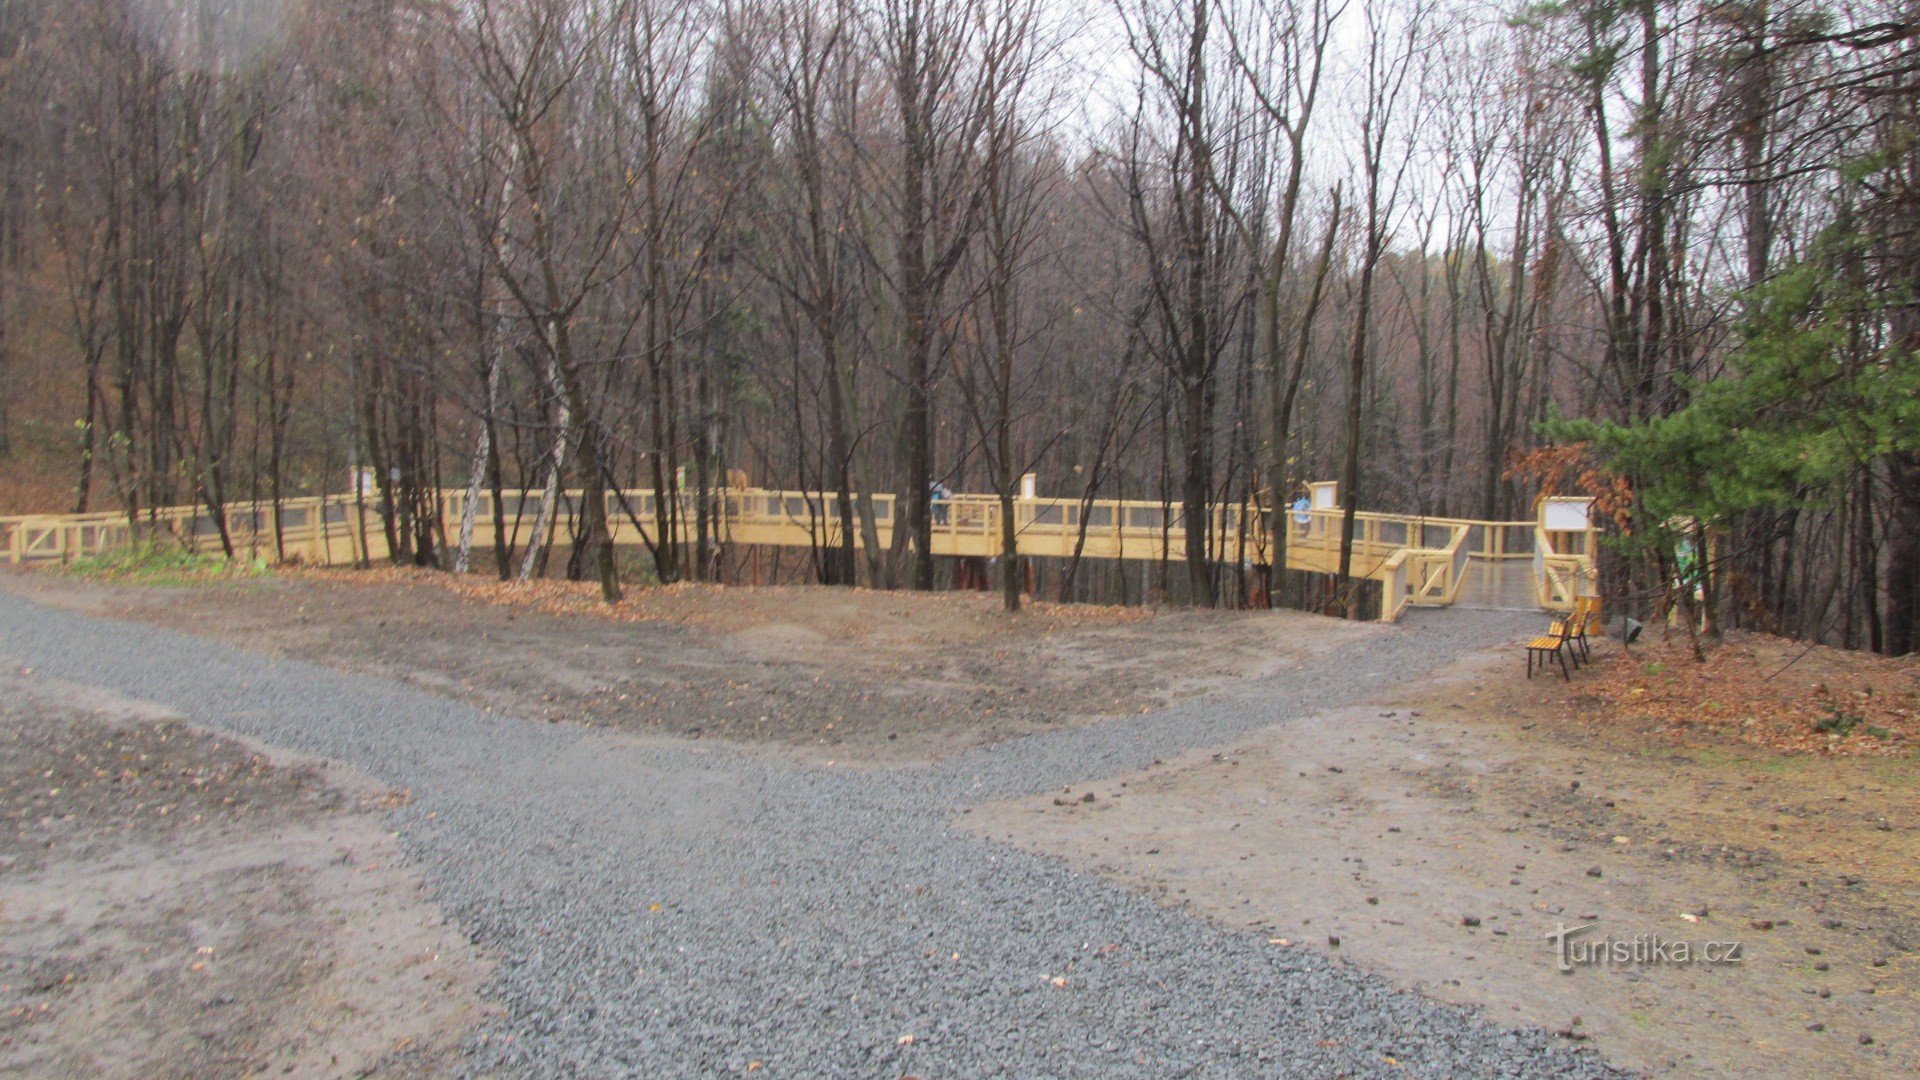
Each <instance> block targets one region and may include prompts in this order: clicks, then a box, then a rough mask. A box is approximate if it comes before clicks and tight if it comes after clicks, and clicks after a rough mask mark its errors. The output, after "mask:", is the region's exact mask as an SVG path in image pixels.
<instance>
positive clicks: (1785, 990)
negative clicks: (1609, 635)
mask: <svg viewBox="0 0 1920 1080" xmlns="http://www.w3.org/2000/svg"><path fill="white" fill-rule="evenodd" d="M1511 660H1512V658H1511V657H1510V656H1506V655H1504V654H1503V655H1500V656H1497V657H1496V658H1494V659H1493V660H1492V661H1491V663H1492V665H1493V666H1491V667H1467V668H1465V669H1463V670H1461V671H1459V672H1457V673H1456V674H1455V675H1454V676H1453V677H1452V678H1450V679H1447V680H1445V681H1443V682H1442V683H1440V684H1438V685H1435V686H1432V687H1429V688H1427V689H1426V690H1424V691H1423V692H1421V693H1419V694H1418V695H1416V696H1406V695H1404V694H1403V695H1400V696H1398V697H1393V698H1384V699H1382V701H1383V704H1379V705H1374V706H1369V707H1365V708H1350V709H1345V710H1340V711H1336V712H1332V713H1329V714H1326V715H1322V716H1317V717H1312V718H1307V719H1301V720H1296V721H1290V722H1288V723H1285V724H1282V725H1279V726H1277V727H1274V728H1272V729H1270V730H1268V731H1265V732H1262V733H1260V734H1259V735H1257V736H1255V737H1253V738H1251V739H1248V740H1246V741H1244V742H1242V743H1239V744H1237V745H1234V746H1231V747H1227V748H1224V749H1220V750H1217V751H1215V750H1208V751H1197V752H1195V753H1192V754H1189V755H1187V756H1185V757H1183V758H1180V759H1178V760H1173V761H1169V762H1167V763H1165V764H1164V765H1162V766H1160V767H1157V768H1153V769H1149V770H1146V771H1143V772H1137V773H1132V774H1129V775H1124V776H1116V777H1113V778H1111V779H1109V780H1107V781H1104V782H1100V783H1097V784H1094V785H1090V786H1086V787H1081V788H1076V789H1074V790H1072V791H1067V792H1062V793H1058V794H1056V795H1053V796H1050V797H1039V798H1032V799H1025V800H1017V801H1014V802H1010V803H1003V804H998V805H996V806H995V807H992V808H983V809H980V810H976V811H975V812H974V813H972V814H971V815H968V817H967V821H968V822H969V823H970V824H971V827H973V828H976V829H978V830H979V831H981V832H982V833H983V834H985V835H990V836H993V837H995V838H998V839H1002V840H1005V841H1008V842H1013V843H1017V844H1020V845H1022V846H1024V847H1027V848H1030V849H1032V850H1035V851H1038V852H1044V853H1047V854H1050V855H1054V856H1057V857H1060V858H1063V859H1066V860H1068V861H1069V862H1071V863H1072V864H1074V865H1076V866H1079V867H1082V868H1084V869H1087V870H1091V871H1094V872H1098V873H1100V874H1103V875H1106V876H1109V877H1111V878H1114V879H1115V880H1119V881H1124V882H1127V883H1128V884H1130V885H1132V886H1134V887H1137V888H1142V889H1145V890H1148V891H1149V892H1151V893H1152V894H1153V895H1155V896H1156V897H1158V898H1159V899H1160V900H1161V901H1162V902H1163V903H1167V904H1170V905H1173V906H1177V907H1181V908H1185V909H1189V910H1193V911H1196V912H1198V913H1201V914H1204V915H1206V916H1208V917H1210V918H1214V919H1218V920H1222V921H1225V922H1228V923H1232V924H1235V925H1241V926H1257V927H1262V928H1265V931H1266V932H1268V933H1270V934H1271V935H1272V936H1273V937H1274V939H1275V940H1276V941H1280V940H1284V941H1286V942H1287V944H1288V945H1289V946H1291V947H1296V948H1311V949H1316V950H1320V951H1323V952H1325V953H1327V954H1329V955H1333V956H1338V957H1342V958H1344V959H1346V960H1348V961H1350V962H1352V963H1355V964H1358V965H1359V966H1361V967H1363V968H1366V969H1367V970H1370V971H1376V972H1380V973H1382V974H1385V975H1387V976H1388V977H1390V978H1392V979H1393V980H1394V981H1396V982H1397V983H1399V984H1400V985H1404V986H1408V987H1412V988H1416V989H1418V990H1420V991H1422V992H1423V993H1427V994H1430V995H1432V996H1435V997H1438V998H1440V999H1442V1000H1448V1001H1455V1002H1460V1003H1463V1004H1471V1005H1477V1006H1480V1007H1482V1008H1485V1009H1486V1010H1487V1011H1488V1014H1489V1016H1491V1017H1494V1018H1499V1019H1504V1020H1506V1021H1509V1022H1524V1023H1528V1024H1534V1025H1539V1026H1542V1027H1545V1028H1547V1029H1548V1030H1553V1031H1561V1032H1566V1033H1568V1036H1569V1037H1574V1038H1581V1039H1591V1040H1593V1042H1594V1043H1595V1044H1596V1045H1598V1046H1599V1047H1600V1048H1601V1049H1602V1050H1603V1051H1604V1052H1605V1053H1606V1054H1607V1056H1608V1057H1609V1058H1610V1059H1612V1060H1616V1061H1619V1062H1622V1063H1624V1064H1628V1065H1632V1066H1634V1067H1637V1068H1642V1069H1647V1070H1650V1071H1655V1072H1665V1071H1672V1072H1677V1073H1680V1074H1686V1075H1702V1074H1704V1075H1725V1076H1751V1075H1773V1076H1813V1075H1821V1076H1862V1077H1865V1076H1883V1075H1888V1074H1890V1073H1896V1072H1908V1073H1911V1072H1915V1071H1920V1000H1916V996H1915V993H1916V988H1920V871H1917V870H1916V866H1917V865H1920V860H1917V859H1916V856H1920V762H1917V761H1915V760H1914V759H1912V758H1898V759H1884V758H1872V759H1863V760H1858V761H1845V760H1842V761H1832V760H1816V761H1809V760H1807V759H1806V758H1804V757H1801V758H1797V759H1796V758H1788V757H1782V756H1777V755H1765V754H1760V753H1757V752H1747V753H1742V752H1738V751H1729V750H1728V749H1725V748H1719V749H1714V748H1695V749H1693V750H1691V751H1690V752H1683V750H1682V749H1681V748H1680V747H1678V746H1674V745H1670V744H1663V743H1655V744H1653V745H1651V746H1650V745H1649V743H1648V742H1647V740H1646V739H1645V738H1643V737H1642V736H1641V733H1639V732H1630V733H1625V734H1622V733H1620V732H1616V731H1612V730H1610V729H1607V728H1605V727H1597V728H1596V727H1589V726H1583V725H1579V724H1565V723H1554V722H1548V721H1543V719H1542V708H1541V698H1540V695H1541V693H1543V692H1548V690H1549V689H1550V688H1548V687H1545V686H1543V685H1542V684H1540V683H1534V684H1528V683H1525V682H1524V681H1522V680H1518V679H1517V678H1516V675H1517V673H1516V672H1514V671H1513V670H1511V668H1512V664H1511V662H1510V661H1511ZM1586 924H1590V927H1589V929H1586V930H1584V931H1581V932H1580V933H1578V934H1576V935H1574V936H1573V937H1572V938H1571V940H1572V941H1574V942H1579V941H1583V940H1585V941H1591V940H1592V939H1594V938H1597V937H1600V936H1606V937H1609V938H1611V939H1615V940H1627V941H1629V942H1630V941H1631V940H1632V939H1634V938H1636V937H1648V938H1650V937H1653V936H1657V937H1659V938H1661V939H1664V940H1666V941H1669V942H1675V941H1685V942H1688V943H1690V945H1691V946H1692V947H1694V948H1698V947H1700V946H1702V945H1705V944H1706V943H1709V942H1720V941H1725V942H1739V943H1740V944H1741V945H1742V947H1743V948H1742V959H1741V962H1740V963H1738V964H1720V965H1707V964H1697V963H1696V964H1690V965H1681V964H1621V965H1613V964H1601V965H1593V966H1589V965H1578V966H1577V970H1574V971H1572V972H1569V973H1563V972H1561V971H1559V970H1557V963H1556V955H1555V948H1554V946H1553V944H1552V943H1550V941H1549V940H1548V939H1547V937H1546V935H1547V934H1548V933H1549V932H1552V931H1555V930H1557V929H1558V928H1560V927H1561V926H1568V927H1577V926H1581V925H1586ZM1576 954H1577V948H1576Z"/></svg>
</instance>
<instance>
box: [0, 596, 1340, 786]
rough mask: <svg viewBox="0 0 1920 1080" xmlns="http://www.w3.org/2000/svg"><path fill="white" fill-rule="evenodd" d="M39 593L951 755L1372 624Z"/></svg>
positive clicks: (631, 712)
mask: <svg viewBox="0 0 1920 1080" xmlns="http://www.w3.org/2000/svg"><path fill="white" fill-rule="evenodd" d="M0 587H7V588H13V589H18V590H22V591H25V592H27V593H28V594H29V595H32V596H34V597H35V598H36V599H39V600H41V601H43V602H48V603H58V604H62V605H66V606H70V607H76V608H80V609H83V610H86V611H89V612H92V613H95V614H105V615H114V616H119V617H124V618H132V619H137V620H141V621H146V622H154V623H159V624H162V625H166V626H171V627H175V628H177V629H181V630H184V631H187V632H189V633H194V634H199V635H203V636H206V637H212V638H217V639H219V640H222V641H227V642H230V643H232V644H236V645H240V646H242V647H245V648H250V649H258V650H263V651H267V652H271V653H275V654H278V655H285V656H293V657H298V658H301V659H305V660H311V661H315V662H318V663H324V664H330V665H333V666H336V667H342V668H347V669H349V670H355V671H364V672H369V673H372V674H377V675H384V676H387V677H390V678H396V679H400V680H403V681H406V682H410V683H413V684H415V685H417V686H420V687H423V688H425V689H429V690H434V691H438V692H441V693H445V694H448V695H451V696H453V697H457V698H460V699H463V700H466V701H469V702H472V703H475V704H479V705H482V706H486V707H492V708H497V709H501V710H505V711H507V712H511V713H514V714H516V715H521V716H528V717H538V718H545V719H549V720H556V721H557V720H569V721H575V722H581V723H589V724H601V725H610V726H615V727H620V728H624V729H627V730H630V731H636V732H641V733H658V734H663V735H672V736H679V737H687V738H721V739H727V740H734V741H739V742H743V743H771V744H775V745H777V746H780V747H784V748H804V749H806V750H807V751H809V753H810V756H816V757H822V758H832V759H837V760H839V761H841V762H843V763H844V762H848V761H855V762H858V761H871V762H890V763H891V762H911V761H925V760H930V759H933V758H938V757H942V756H945V755H947V754H950V753H953V752H955V751H958V750H962V749H965V748H967V747H970V746H977V745H980V744H983V743H990V742H998V741H1001V740H1004V739H1009V738H1014V737H1017V736H1020V735H1024V734H1029V733H1031V732H1035V731H1043V730H1046V729H1049V728H1052V727H1057V726H1060V725H1065V724H1078V723H1086V722H1088V721H1090V720H1095V719H1098V718H1099V717H1102V716H1111V715H1116V714H1121V713H1135V712H1141V711H1144V710H1147V709H1151V708H1154V707H1156V706H1159V705H1162V704H1164V703H1165V702H1167V701H1169V700H1172V699H1174V698H1177V697H1183V696H1187V695H1192V694H1199V693H1204V692H1206V691H1208V690H1211V689H1216V688H1218V687H1221V686H1224V685H1227V684H1230V683H1232V682H1234V681H1236V680H1239V679H1243V678H1246V677H1249V676H1253V675H1258V674H1260V673H1262V672H1265V671H1271V670H1274V669H1276V668H1278V667H1280V666H1283V665H1290V664H1300V663H1305V662H1308V661H1309V660H1310V659H1311V657H1313V656H1314V655H1316V654H1318V653H1320V652H1322V651H1323V650H1326V649H1330V648H1335V647H1338V645H1339V644H1340V643H1341V642H1342V641H1346V640H1351V639H1352V637H1353V636H1354V635H1357V634H1363V633H1365V632H1367V628H1365V627H1353V626H1348V625H1345V624H1340V623H1332V622H1328V621H1327V620H1321V619H1316V618H1314V617H1312V616H1307V615H1302V614H1299V613H1297V612H1288V611H1276V612H1260V613H1253V614H1245V613H1234V612H1224V611H1172V610H1154V609H1145V608H1113V607H1094V606H1087V605H1062V604H1032V605H1029V607H1028V608H1027V609H1026V610H1024V611H1023V612H1022V613H1021V614H1020V615H1018V616H1017V617H1015V618H1013V619H1011V620H1009V619H1007V618H1005V617H1004V615H1003V613H1002V612H1001V611H1000V610H999V607H998V600H997V598H996V597H994V596H991V595H987V594H982V593H936V594H915V593H901V592H875V591H870V590H865V589H823V588H812V587H804V586H770V587H722V586H707V585H682V586H669V587H666V588H655V589H634V590H631V595H630V596H629V598H628V599H627V600H626V601H625V602H624V603H623V604H621V605H620V607H619V608H617V609H615V610H613V611H612V612H609V611H608V610H607V609H606V608H604V607H603V606H602V605H601V604H600V603H599V602H598V600H597V599H596V594H595V593H594V590H593V587H592V586H589V585H582V584H579V583H566V582H553V581H548V582H534V583H530V584H529V585H526V586H520V587H506V586H500V585H498V584H497V583H491V582H487V581H484V580H481V579H478V578H469V579H465V580H456V579H451V578H449V577H448V576H447V575H445V574H432V573H427V572H417V573H416V572H408V571H398V570H379V571H371V572H363V573H353V572H326V571H307V572H295V573H288V574H280V575H275V576H272V577H266V578H257V579H243V580H239V581H221V582H217V583H210V584H203V585H195V586H184V587H164V588H156V587H151V586H133V585H117V584H100V583H92V582H75V581H71V580H67V579H62V578H58V577H52V576H41V575H29V574H12V575H0Z"/></svg>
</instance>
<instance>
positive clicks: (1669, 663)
mask: <svg viewBox="0 0 1920 1080" xmlns="http://www.w3.org/2000/svg"><path fill="white" fill-rule="evenodd" d="M1595 659H1596V662H1595V663H1594V665H1593V666H1592V667H1590V668H1588V669H1587V671H1586V672H1584V673H1580V674H1576V675H1575V677H1574V683H1573V685H1572V686H1571V687H1569V688H1568V691H1567V693H1568V696H1569V699H1570V700H1571V701H1573V702H1576V703H1578V704H1581V705H1584V706H1585V707H1586V709H1585V711H1586V715H1587V717H1588V718H1589V719H1591V718H1592V716H1593V715H1594V713H1596V712H1603V713H1611V714H1612V715H1615V716H1617V717H1619V718H1621V719H1625V720H1632V721H1639V722H1642V723H1647V724H1650V725H1654V726H1656V727H1658V728H1662V729H1665V730H1666V731H1668V732H1670V733H1672V734H1676V735H1684V734H1687V733H1690V732H1691V733H1710V734H1714V735H1718V736H1722V737H1729V738H1734V739H1737V740H1739V741H1742V742H1747V743H1751V744H1754V745H1756V746H1761V747H1764V748H1766V749H1768V750H1773V751H1777V752H1783V753H1819V754H1835V755H1846V756H1905V755H1909V754H1914V753H1916V752H1920V659H1916V658H1914V657H1905V658H1900V659H1894V658H1891V657H1885V656H1876V655H1873V654H1871V653H1863V652H1849V651H1847V650H1843V649H1834V648H1829V647H1827V646H1824V645H1813V646H1809V645H1807V644H1805V643H1800V642H1793V641H1788V640H1786V639H1784V638H1777V637H1773V636H1771V635H1767V634H1755V633H1746V632H1735V633H1731V634H1729V635H1727V638H1726V640H1725V641H1724V642H1723V643H1722V644H1720V645H1718V646H1716V647H1713V648H1712V649H1711V650H1710V651H1709V652H1708V654H1707V662H1706V663H1704V664H1701V663H1695V662H1694V660H1693V656H1692V653H1691V650H1690V649H1689V647H1688V646H1687V643H1686V642H1685V641H1684V639H1682V638H1681V637H1679V636H1678V635H1675V636H1674V637H1673V638H1671V639H1669V640H1663V639H1660V638H1655V639H1654V640H1652V641H1651V642H1643V643H1641V644H1636V645H1635V646H1634V647H1633V649H1632V650H1631V651H1626V652H1623V651H1620V650H1618V649H1612V650H1609V651H1608V652H1607V654H1606V655H1605V656H1604V657H1596V658H1595ZM1595 706H1599V708H1597V709H1596V708H1595Z"/></svg>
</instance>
